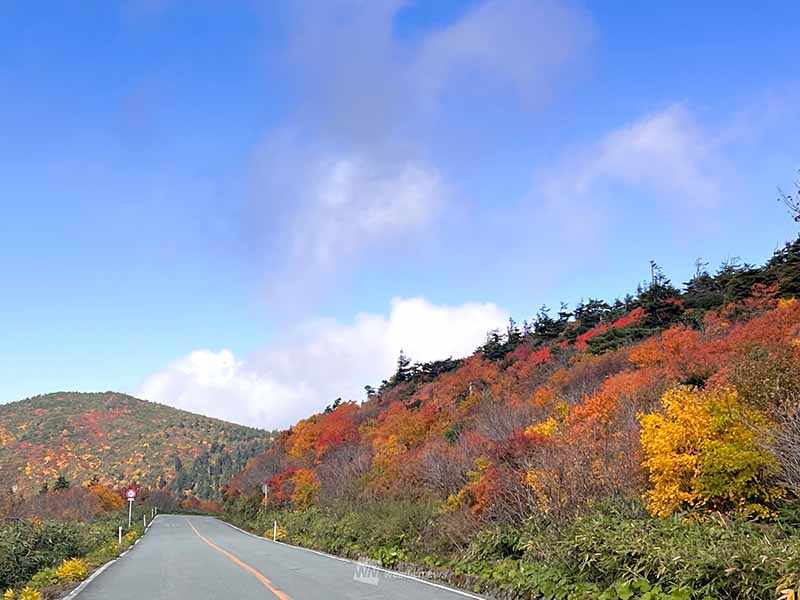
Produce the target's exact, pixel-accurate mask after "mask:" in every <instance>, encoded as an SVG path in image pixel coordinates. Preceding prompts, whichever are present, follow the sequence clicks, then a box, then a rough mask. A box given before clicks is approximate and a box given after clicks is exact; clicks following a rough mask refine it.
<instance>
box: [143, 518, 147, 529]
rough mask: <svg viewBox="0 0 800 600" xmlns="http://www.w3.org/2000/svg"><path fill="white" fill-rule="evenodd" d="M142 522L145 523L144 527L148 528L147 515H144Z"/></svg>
mask: <svg viewBox="0 0 800 600" xmlns="http://www.w3.org/2000/svg"><path fill="white" fill-rule="evenodd" d="M142 523H143V524H144V528H145V529H147V515H142Z"/></svg>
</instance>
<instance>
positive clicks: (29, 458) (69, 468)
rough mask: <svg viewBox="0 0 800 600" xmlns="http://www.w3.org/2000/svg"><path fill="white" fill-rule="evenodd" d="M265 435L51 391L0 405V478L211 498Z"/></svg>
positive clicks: (115, 399)
mask: <svg viewBox="0 0 800 600" xmlns="http://www.w3.org/2000/svg"><path fill="white" fill-rule="evenodd" d="M270 439H271V436H270V433H269V432H267V431H263V430H259V429H253V428H250V427H244V426H242V425H235V424H233V423H227V422H225V421H220V420H218V419H212V418H209V417H205V416H202V415H197V414H194V413H190V412H187V411H183V410H178V409H176V408H171V407H169V406H164V405H161V404H156V403H153V402H148V401H145V400H140V399H138V398H134V397H132V396H128V395H125V394H119V393H115V392H104V393H78V392H57V393H53V394H46V395H43V396H35V397H33V398H27V399H25V400H21V401H19V402H12V403H9V404H3V405H0V481H1V482H3V486H4V487H5V486H6V485H7V486H8V487H11V486H13V485H16V486H17V489H18V490H19V491H20V492H22V493H23V494H31V493H35V492H36V491H38V490H40V489H41V488H42V486H43V485H44V484H45V483H48V484H49V485H52V483H53V481H55V480H56V479H57V478H58V477H59V476H60V475H63V476H64V477H66V478H67V479H68V480H70V481H73V482H80V483H87V482H90V481H92V480H95V481H99V482H100V483H103V484H107V485H109V486H112V487H117V486H122V485H128V484H131V483H138V484H140V485H146V486H149V487H160V488H167V489H168V490H170V491H172V492H173V493H175V494H176V495H177V496H179V497H180V496H184V495H186V496H192V497H197V498H200V499H205V500H217V499H219V498H220V497H221V490H222V487H223V486H224V485H225V483H226V482H227V481H228V479H229V478H230V477H231V476H232V475H233V474H234V473H236V472H238V471H239V470H241V469H242V467H244V465H245V464H246V463H247V460H248V459H249V458H250V457H252V456H254V455H256V454H258V453H260V452H263V451H264V450H265V449H266V448H267V447H268V446H269V444H270Z"/></svg>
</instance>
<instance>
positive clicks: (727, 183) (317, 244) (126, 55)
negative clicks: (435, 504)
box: [0, 0, 800, 427]
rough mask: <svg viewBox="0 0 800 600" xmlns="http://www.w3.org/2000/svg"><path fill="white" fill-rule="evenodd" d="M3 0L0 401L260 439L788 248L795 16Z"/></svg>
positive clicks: (631, 9) (797, 11) (799, 153)
mask: <svg viewBox="0 0 800 600" xmlns="http://www.w3.org/2000/svg"><path fill="white" fill-rule="evenodd" d="M700 4H702V6H699V5H698V3H690V2H670V3H628V2H610V1H609V2H594V3H586V4H583V3H579V2H559V1H555V0H552V1H546V2H539V1H536V0H486V1H470V2H460V1H455V0H447V1H437V2H421V1H418V2H411V1H408V2H403V1H400V0H375V1H372V2H360V1H357V0H331V1H330V2H324V3H323V2H318V3H293V2H269V3H257V2H245V1H242V2H233V1H232V2H214V1H210V0H209V1H200V2H182V1H180V0H172V1H170V0H132V1H129V2H114V3H109V2H84V3H81V6H80V7H78V6H77V5H75V3H70V2H50V3H46V4H45V3H35V2H14V1H12V2H6V3H4V4H3V8H2V9H0V11H1V12H2V18H0V90H2V93H0V201H1V202H2V208H3V218H2V221H0V223H1V225H0V267H1V268H2V273H3V292H4V293H3V294H0V315H2V331H3V338H2V344H0V402H4V401H11V400H16V399H19V398H22V397H25V396H28V395H33V394H37V393H45V392H49V391H54V390H60V389H79V390H105V389H116V390H123V391H127V392H130V393H135V394H139V395H141V396H144V397H147V398H149V399H153V400H157V401H160V402H164V403H167V404H173V405H176V406H180V407H183V408H188V409H190V410H197V411H201V412H205V413H208V414H212V415H216V416H221V417H224V418H228V419H233V420H238V421H242V422H247V423H250V424H256V425H262V426H266V427H274V426H285V425H288V424H289V423H290V422H291V421H292V420H293V419H296V418H298V417H300V416H303V415H305V414H307V413H309V412H312V411H316V410H319V409H320V408H322V407H324V406H325V405H326V404H327V403H329V402H330V401H331V400H332V399H333V398H335V397H337V396H340V395H343V396H345V397H355V398H358V397H359V395H360V391H361V389H362V387H363V385H365V384H368V383H371V384H374V383H376V382H378V381H379V380H380V379H381V378H383V377H385V376H386V375H388V372H389V371H390V370H391V366H392V363H393V360H394V357H395V356H396V354H397V351H398V350H399V348H400V347H403V348H405V349H406V350H407V351H408V352H409V353H410V354H411V355H412V357H414V358H419V359H431V358H436V357H441V356H446V355H448V354H455V355H458V354H464V353H467V352H469V351H470V350H471V349H472V348H474V346H475V345H476V344H477V343H478V342H479V341H480V340H481V338H482V337H483V333H484V332H485V330H486V329H488V328H490V327H492V326H494V325H495V324H496V323H499V322H502V321H503V320H504V319H505V318H506V317H507V315H508V314H513V315H514V316H515V317H517V318H518V319H523V318H526V317H530V316H532V315H533V314H534V313H535V312H536V310H537V308H538V306H540V305H541V304H542V303H547V304H550V305H552V306H556V305H557V303H558V301H559V300H565V301H567V302H570V303H574V302H575V301H576V300H577V299H578V298H580V297H585V296H588V295H592V296H604V297H607V298H613V297H614V296H618V295H622V294H624V293H625V292H627V291H630V290H631V288H632V287H634V286H635V284H636V282H638V281H640V280H642V279H644V278H645V277H646V276H647V273H648V261H649V260H650V259H651V258H653V259H656V260H657V261H658V262H659V263H660V264H662V265H663V266H664V267H665V270H666V272H667V273H668V275H670V276H671V277H672V278H673V279H674V280H675V281H683V280H685V279H686V278H687V276H688V275H689V273H690V272H691V271H692V268H693V266H692V265H693V262H694V260H695V259H696V258H698V257H704V258H705V259H707V260H709V261H710V262H711V263H712V265H715V264H717V263H719V261H721V260H722V259H724V258H726V257H729V256H740V257H742V258H743V259H745V260H747V261H750V262H761V261H763V260H764V259H765V258H766V257H767V256H768V255H769V254H770V252H771V251H772V250H773V249H774V248H775V247H776V246H777V245H778V244H780V243H782V242H783V241H785V240H787V239H790V238H792V237H793V236H794V235H795V234H796V226H795V225H794V224H793V223H792V221H791V220H790V219H789V218H788V217H787V215H786V214H785V213H784V212H783V211H782V210H781V209H780V207H779V206H778V204H777V203H775V202H774V199H775V198H776V195H777V194H776V191H775V188H776V186H777V185H783V186H784V187H787V188H790V187H791V184H792V180H793V178H794V173H795V172H796V171H797V169H798V167H800V158H799V157H800V148H799V147H798V144H800V142H798V136H797V135H796V132H797V131H798V125H800V108H799V107H800V102H798V99H799V98H800V80H798V78H797V74H796V59H797V56H798V55H800V40H798V38H797V36H796V35H795V33H796V32H795V28H796V25H797V23H798V22H800V6H799V5H798V4H797V3H796V2H789V1H786V2H772V3H767V4H766V5H763V6H755V5H751V6H745V5H744V3H741V4H742V5H741V6H732V5H731V4H730V3H723V2H705V3H700Z"/></svg>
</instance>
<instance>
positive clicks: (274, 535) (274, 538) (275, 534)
mask: <svg viewBox="0 0 800 600" xmlns="http://www.w3.org/2000/svg"><path fill="white" fill-rule="evenodd" d="M272 541H273V542H277V541H278V522H277V521H273V522H272Z"/></svg>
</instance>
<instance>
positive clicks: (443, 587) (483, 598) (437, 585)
mask: <svg viewBox="0 0 800 600" xmlns="http://www.w3.org/2000/svg"><path fill="white" fill-rule="evenodd" d="M215 518H216V517H215ZM218 520H219V521H221V522H222V523H225V525H227V526H228V527H233V528H234V529H235V530H237V531H240V532H242V533H243V534H245V535H249V536H250V537H254V538H256V539H259V540H263V541H265V542H270V543H271V544H280V545H281V546H287V547H289V548H295V549H297V550H303V551H305V552H311V553H312V554H318V555H319V556H324V557H326V558H332V559H334V560H338V561H340V562H346V563H350V564H351V565H357V566H360V567H367V568H370V569H374V570H376V571H382V572H383V573H388V574H389V575H392V576H393V577H402V578H403V579H411V580H412V581H418V582H419V583H424V584H425V585H430V586H432V587H435V588H439V589H440V590H445V591H448V592H452V593H454V594H460V595H461V596H464V597H466V598H474V599H475V600H487V598H486V596H478V595H477V594H472V593H470V592H465V591H464V590H459V589H457V588H453V587H450V586H448V585H443V584H441V583H434V582H433V581H428V580H427V579H422V578H421V577H415V576H414V575H408V574H406V573H401V572H400V571H392V570H391V569H384V568H383V567H376V566H375V565H370V564H367V563H362V562H358V561H356V560H350V559H349V558H343V557H341V556H336V555H335V554H328V553H327V552H322V551H320V550H313V549H311V548H304V547H303V546H295V545H293V544H287V543H285V542H278V541H275V540H271V539H269V538H268V537H264V536H261V535H256V534H255V533H250V532H249V531H245V530H244V529H241V528H239V527H237V526H236V525H233V524H231V523H228V522H227V521H224V520H222V519H218ZM62 600H67V599H66V598H64V599H62Z"/></svg>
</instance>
